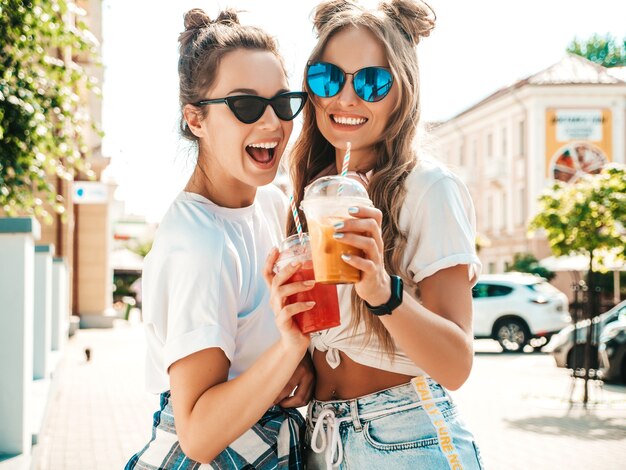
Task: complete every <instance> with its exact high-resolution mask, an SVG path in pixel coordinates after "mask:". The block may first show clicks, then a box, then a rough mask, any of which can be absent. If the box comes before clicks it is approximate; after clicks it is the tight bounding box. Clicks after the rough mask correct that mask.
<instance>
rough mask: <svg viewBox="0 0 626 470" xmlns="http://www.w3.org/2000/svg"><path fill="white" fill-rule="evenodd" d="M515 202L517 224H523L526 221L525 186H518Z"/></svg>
mask: <svg viewBox="0 0 626 470" xmlns="http://www.w3.org/2000/svg"><path fill="white" fill-rule="evenodd" d="M518 199H519V200H518V203H517V218H516V220H517V224H518V225H524V223H525V222H526V188H519V196H518Z"/></svg>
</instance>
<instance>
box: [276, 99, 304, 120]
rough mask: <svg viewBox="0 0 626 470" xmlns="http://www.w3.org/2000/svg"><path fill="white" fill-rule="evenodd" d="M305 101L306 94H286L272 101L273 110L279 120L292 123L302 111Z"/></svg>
mask: <svg viewBox="0 0 626 470" xmlns="http://www.w3.org/2000/svg"><path fill="white" fill-rule="evenodd" d="M305 100H306V94H304V93H286V94H283V95H279V96H277V97H276V98H274V99H273V100H272V108H274V112H275V113H276V116H278V117H279V119H281V120H283V121H291V120H292V119H294V118H295V117H296V116H297V115H298V114H299V113H300V111H302V108H303V107H304V102H305Z"/></svg>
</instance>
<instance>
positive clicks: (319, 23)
mask: <svg viewBox="0 0 626 470" xmlns="http://www.w3.org/2000/svg"><path fill="white" fill-rule="evenodd" d="M351 8H356V9H359V8H360V7H359V6H358V5H356V4H355V3H354V2H352V1H350V0H326V1H325V2H322V3H320V4H319V5H318V6H317V7H315V10H314V13H313V27H314V28H315V30H316V31H317V32H318V33H319V32H320V31H321V29H322V28H323V27H324V25H325V24H326V23H328V22H329V21H330V20H331V19H332V18H333V17H334V16H335V15H337V14H338V13H341V12H342V11H346V10H349V9H351Z"/></svg>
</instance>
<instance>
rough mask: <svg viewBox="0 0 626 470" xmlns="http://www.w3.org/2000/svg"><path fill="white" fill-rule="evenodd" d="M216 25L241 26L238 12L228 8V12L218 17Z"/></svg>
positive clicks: (223, 12)
mask: <svg viewBox="0 0 626 470" xmlns="http://www.w3.org/2000/svg"><path fill="white" fill-rule="evenodd" d="M214 23H217V24H223V25H226V26H234V25H236V24H239V17H238V16H237V10H233V9H232V8H227V9H226V10H224V11H222V12H220V14H219V15H218V16H217V18H216V20H215V21H214Z"/></svg>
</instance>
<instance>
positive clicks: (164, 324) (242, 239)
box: [143, 185, 287, 393]
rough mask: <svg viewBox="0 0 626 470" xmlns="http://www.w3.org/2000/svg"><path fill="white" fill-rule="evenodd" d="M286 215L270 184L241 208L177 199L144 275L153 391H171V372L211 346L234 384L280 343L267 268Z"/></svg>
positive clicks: (184, 195) (187, 196) (278, 193)
mask: <svg viewBox="0 0 626 470" xmlns="http://www.w3.org/2000/svg"><path fill="white" fill-rule="evenodd" d="M286 213H287V202H286V198H285V196H284V195H283V194H282V193H281V191H280V190H279V189H278V188H276V187H275V186H273V185H269V186H265V187H262V188H259V189H258V190H257V194H256V198H255V201H254V203H253V204H252V205H251V206H248V207H244V208H241V209H229V208H225V207H221V206H218V205H216V204H214V203H213V202H211V201H209V200H208V199H206V198H204V197H202V196H200V195H198V194H195V193H187V192H183V193H181V194H180V195H179V196H178V197H177V198H176V199H175V200H174V202H173V203H172V205H171V206H170V208H169V210H168V211H167V213H166V215H165V217H164V218H163V221H162V222H161V224H160V225H159V228H158V230H157V233H156V237H155V240H154V244H153V246H152V249H151V250H150V253H149V254H148V256H146V260H145V264H144V270H143V310H144V311H143V315H144V325H145V329H146V338H147V345H148V354H147V365H146V384H147V388H148V391H150V392H153V393H161V392H164V391H167V390H169V386H170V385H169V377H168V368H169V366H170V365H171V364H172V363H174V362H175V361H177V360H179V359H181V358H183V357H186V356H189V355H190V354H193V353H195V352H198V351H201V350H203V349H206V348H212V347H216V348H220V349H222V350H223V351H224V354H225V355H226V357H227V358H228V360H229V361H230V369H229V374H228V378H229V380H230V379H233V378H234V377H237V376H238V375H240V374H241V373H242V372H243V371H245V370H246V369H248V368H249V367H250V365H251V364H252V363H253V362H254V361H255V360H256V359H257V358H258V357H259V355H261V354H262V353H263V352H264V351H265V350H267V349H268V348H269V347H270V346H271V345H272V344H273V343H274V342H275V341H277V340H278V338H279V333H278V329H277V328H276V324H275V322H274V314H273V313H272V310H271V308H270V305H269V289H268V288H267V285H266V283H265V281H264V280H263V267H264V265H265V260H266V257H267V255H268V253H269V251H270V250H271V249H272V247H274V246H278V244H279V243H280V241H281V240H282V238H283V233H284V232H283V228H282V226H283V221H284V220H285V214H286Z"/></svg>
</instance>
